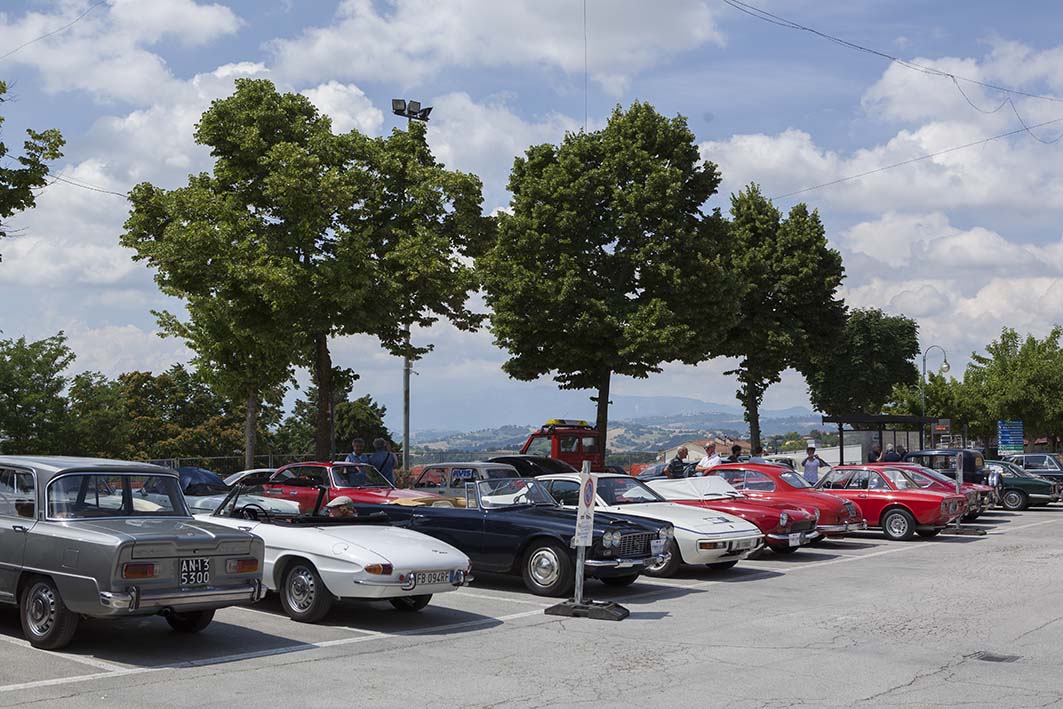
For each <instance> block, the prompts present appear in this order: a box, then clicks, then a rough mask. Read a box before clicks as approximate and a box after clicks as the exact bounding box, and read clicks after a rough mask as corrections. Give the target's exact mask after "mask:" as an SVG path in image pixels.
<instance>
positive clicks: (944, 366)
mask: <svg viewBox="0 0 1063 709" xmlns="http://www.w3.org/2000/svg"><path fill="white" fill-rule="evenodd" d="M935 347H936V348H937V349H939V350H941V356H942V357H944V358H945V361H944V362H942V363H941V368H940V369H939V370H938V372H939V373H940V374H948V371H949V369H951V367H950V366H949V355H948V353H947V352H945V348H944V347H942V346H941V345H930V347H927V348H926V351H925V352H923V376H922V377H921V378H920V379H919V398H920V399H921V400H922V404H923V407H922V413H923V416H926V356H927V355H928V354H930V350H932V349H934V348H935ZM930 445H931V446H933V445H934V429H933V428H931V429H930Z"/></svg>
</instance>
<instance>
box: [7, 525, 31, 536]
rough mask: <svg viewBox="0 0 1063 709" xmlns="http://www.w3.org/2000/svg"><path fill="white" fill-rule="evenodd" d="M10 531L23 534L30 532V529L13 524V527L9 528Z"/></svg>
mask: <svg viewBox="0 0 1063 709" xmlns="http://www.w3.org/2000/svg"><path fill="white" fill-rule="evenodd" d="M11 531H12V532H21V533H22V534H25V533H26V532H28V531H30V528H29V527H23V526H22V525H21V524H14V525H12V526H11Z"/></svg>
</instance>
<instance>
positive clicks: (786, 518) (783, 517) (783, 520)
mask: <svg viewBox="0 0 1063 709" xmlns="http://www.w3.org/2000/svg"><path fill="white" fill-rule="evenodd" d="M788 524H790V515H788V514H786V513H785V512H783V513H782V514H780V515H779V526H780V527H785V526H786V525H788Z"/></svg>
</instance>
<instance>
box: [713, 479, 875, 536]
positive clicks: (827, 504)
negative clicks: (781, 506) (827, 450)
mask: <svg viewBox="0 0 1063 709" xmlns="http://www.w3.org/2000/svg"><path fill="white" fill-rule="evenodd" d="M708 474H709V475H719V476H720V477H721V478H723V479H724V480H726V481H727V482H729V483H731V485H733V486H734V487H735V489H737V490H740V491H742V492H744V493H745V494H746V495H747V496H749V497H751V498H753V499H762V500H770V501H772V502H781V503H785V504H791V505H799V506H801V507H805V508H814V509H818V510H819V522H817V524H816V532H817V533H818V534H819V535H820V538H823V537H831V538H834V539H838V538H841V537H843V536H845V534H846V533H847V532H855V531H858V530H861V529H867V522H865V521H864V515H863V513H862V512H861V510H860V506H859V505H858V504H856V503H855V502H853V501H850V500H845V499H842V498H841V497H839V496H837V495H831V494H829V493H826V492H820V491H819V490H816V489H815V488H814V487H812V485H811V483H809V482H808V481H806V480H805V479H804V478H803V477H801V475H800V474H799V473H796V472H794V471H793V470H790V469H789V468H787V467H784V466H782V465H766V464H763V463H725V464H723V465H717V466H716V467H714V468H712V469H710V470H709V473H708Z"/></svg>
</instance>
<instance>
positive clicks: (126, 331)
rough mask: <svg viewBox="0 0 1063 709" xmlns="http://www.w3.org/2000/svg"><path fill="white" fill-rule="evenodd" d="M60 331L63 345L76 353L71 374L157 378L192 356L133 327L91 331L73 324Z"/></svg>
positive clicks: (167, 340) (179, 343) (178, 344)
mask: <svg viewBox="0 0 1063 709" xmlns="http://www.w3.org/2000/svg"><path fill="white" fill-rule="evenodd" d="M64 331H65V332H66V335H67V337H68V342H67V344H68V345H69V346H70V348H71V349H72V350H74V352H76V353H77V360H76V361H75V362H74V366H73V370H74V371H78V372H84V371H94V372H101V373H103V374H104V375H105V376H108V377H115V376H117V375H119V374H121V373H123V372H132V371H149V372H154V373H156V374H158V373H160V372H162V371H164V370H166V369H168V368H169V367H171V366H172V365H174V364H177V363H179V362H180V363H183V362H188V360H189V359H190V358H191V356H192V353H191V352H190V351H189V350H188V348H186V347H185V346H184V344H183V342H182V341H181V340H175V339H173V338H161V337H159V334H158V333H157V332H154V331H148V330H143V329H141V328H139V327H136V326H135V325H103V326H98V327H93V326H91V325H88V324H87V323H85V322H82V321H73V322H70V323H68V324H67V326H66V327H65V328H64Z"/></svg>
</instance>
